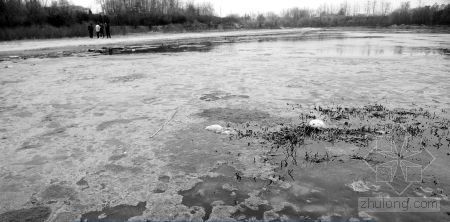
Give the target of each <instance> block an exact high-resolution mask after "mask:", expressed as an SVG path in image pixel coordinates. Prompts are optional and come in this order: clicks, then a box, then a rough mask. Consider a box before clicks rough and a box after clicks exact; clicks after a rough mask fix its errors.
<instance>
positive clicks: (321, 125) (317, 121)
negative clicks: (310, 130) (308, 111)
mask: <svg viewBox="0 0 450 222" xmlns="http://www.w3.org/2000/svg"><path fill="white" fill-rule="evenodd" d="M308 125H309V126H312V127H314V128H325V123H324V122H323V121H322V120H320V119H313V120H311V121H309V123H308Z"/></svg>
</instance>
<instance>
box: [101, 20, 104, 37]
mask: <svg viewBox="0 0 450 222" xmlns="http://www.w3.org/2000/svg"><path fill="white" fill-rule="evenodd" d="M100 36H101V37H102V38H105V25H103V23H100Z"/></svg>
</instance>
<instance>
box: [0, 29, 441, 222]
mask: <svg viewBox="0 0 450 222" xmlns="http://www.w3.org/2000/svg"><path fill="white" fill-rule="evenodd" d="M276 33H277V31H271V32H270V33H264V34H265V35H270V36H271V37H270V38H265V37H261V38H258V39H253V40H252V39H251V38H250V39H246V40H245V41H237V42H235V43H226V44H213V45H211V46H210V47H208V49H207V50H201V51H187V52H173V53H172V52H164V53H142V54H129V55H111V56H109V55H88V56H69V57H61V58H43V59H38V58H30V59H26V60H16V59H12V60H8V61H3V62H0V70H1V71H0V151H1V152H2V155H0V215H3V217H5V218H7V217H8V215H13V214H14V213H16V214H19V213H23V212H19V213H18V212H15V210H19V209H30V210H28V211H27V212H26V213H27V214H30V215H32V216H30V217H34V220H36V221H39V220H38V219H41V220H42V221H44V220H45V218H48V221H74V220H76V219H88V220H89V221H97V220H95V219H93V218H97V219H98V221H106V220H107V219H109V220H114V219H115V218H119V219H120V220H126V219H128V218H131V217H135V216H136V217H135V219H136V221H139V219H142V221H145V220H144V219H146V218H148V219H153V220H163V219H170V220H174V219H208V218H216V219H226V218H234V219H243V220H244V219H250V218H251V217H255V218H256V219H259V220H261V219H267V218H272V217H281V218H284V219H298V218H304V219H320V218H322V219H330V220H336V221H339V220H349V219H350V218H353V219H355V220H356V219H358V220H362V219H363V218H373V219H374V220H379V221H387V219H389V217H387V215H386V214H381V215H378V214H368V215H367V214H361V213H360V214H358V212H357V209H355V208H356V204H357V202H355V201H356V199H357V197H359V196H364V195H366V196H367V195H375V194H374V193H368V194H367V193H364V194H363V195H361V193H358V192H355V191H354V190H352V189H350V188H349V186H348V184H350V183H352V181H357V180H360V179H362V178H363V179H364V180H365V179H367V180H370V179H369V178H371V177H373V175H372V172H370V169H368V167H367V166H366V165H365V164H364V163H362V162H361V161H359V162H358V161H356V160H352V159H349V158H348V156H350V154H352V153H346V152H348V151H345V152H344V153H345V154H344V156H345V155H347V158H344V160H343V161H342V163H340V162H338V161H336V162H333V163H330V164H325V165H324V164H322V165H320V164H319V166H314V167H311V166H306V167H304V168H301V169H299V170H297V171H294V173H296V175H295V176H293V179H294V178H295V181H289V180H285V182H284V183H280V184H277V183H274V184H275V185H274V184H270V186H275V187H270V186H269V187H268V186H267V185H266V182H265V181H266V180H267V178H270V177H271V175H272V174H273V170H274V166H273V164H271V163H270V161H269V162H267V161H266V160H264V159H265V158H266V157H265V155H266V152H267V150H266V149H265V148H263V147H261V146H258V144H255V143H253V142H254V141H247V140H231V139H229V138H228V137H227V136H226V135H219V134H214V133H211V132H208V131H206V130H204V128H205V127H206V126H208V125H212V124H221V125H224V126H225V125H226V124H227V123H228V122H231V123H232V124H231V125H233V124H244V123H245V122H247V121H250V122H251V123H255V124H259V123H261V121H262V120H264V121H265V120H267V119H269V120H267V121H269V122H270V121H272V122H277V121H278V119H284V120H286V119H289V118H293V117H297V116H298V113H296V111H293V110H292V105H295V106H296V107H298V106H300V107H302V108H301V109H302V110H303V111H305V110H308V109H310V108H312V107H314V106H315V105H343V106H363V105H367V104H375V103H380V104H383V105H385V106H387V107H390V108H406V109H420V108H423V109H426V110H429V111H430V112H431V113H433V112H434V113H435V115H438V116H439V117H442V118H448V117H449V114H448V113H449V112H450V75H449V73H450V34H442V33H428V32H423V33H415V32H408V31H401V32H393V31H386V30H362V31H355V30H338V29H330V30H316V29H314V30H312V29H311V30H309V29H308V30H298V31H295V32H293V31H280V33H281V34H280V36H279V37H276V36H277V35H276ZM198 35H200V34H198ZM198 35H197V34H195V35H192V36H190V35H187V36H186V38H191V37H192V38H197V37H198ZM208 35H212V34H208ZM233 35H236V34H235V33H231V34H230V36H233ZM274 36H275V37H274ZM208 37H214V36H208ZM170 38H172V37H170ZM174 38H175V37H174ZM83 41H84V40H83ZM123 41H126V40H123ZM134 41H136V42H134ZM139 41H146V40H145V39H138V38H136V39H134V40H133V44H139ZM152 41H153V40H152ZM121 42H122V41H119V40H117V42H114V44H119V43H121ZM2 44H6V43H2ZM12 44H13V45H12V47H18V50H21V49H22V48H21V47H23V45H25V46H26V45H27V44H30V45H31V43H24V44H22V46H21V44H18V43H12ZM45 44H50V45H51V43H48V42H46V43H45ZM71 44H72V43H71ZM77 44H78V43H77ZM77 44H75V43H73V44H72V45H77ZM80 44H84V42H82V43H80ZM72 45H69V46H72ZM46 46H47V45H46ZM202 113H203V114H202ZM236 113H238V114H239V115H240V116H239V115H238V114H236ZM241 114H242V115H241ZM233 115H234V117H233ZM230 116H232V117H233V118H231V117H230ZM269 117H270V118H269ZM447 123H448V122H447ZM233 126H236V127H238V125H233ZM445 132H446V133H447V134H446V136H447V137H446V138H447V140H445V139H444V141H443V148H441V149H433V150H431V151H430V152H432V153H433V154H435V156H438V158H437V160H436V162H435V164H434V165H432V166H430V167H429V168H428V170H429V171H426V172H425V173H426V175H424V176H425V177H426V179H425V182H424V183H423V184H416V185H415V186H414V189H413V188H411V190H419V189H421V188H423V189H425V190H426V189H427V188H429V189H431V190H439V191H442V192H441V193H439V195H442V202H441V205H442V206H441V208H442V209H443V210H442V212H441V213H435V214H420V215H415V216H414V218H417V219H416V220H417V221H426V220H435V221H446V220H450V216H448V214H449V212H450V204H449V202H448V199H446V198H447V194H448V193H450V190H449V187H450V177H449V175H450V174H449V173H450V171H449V170H448V167H449V162H450V159H449V155H450V149H449V148H448V143H449V142H448V128H447V131H445V130H444V131H443V135H444V134H445ZM333 145H334V144H333ZM343 146H344V147H347V146H349V144H344V145H343ZM342 149H344V150H346V148H342ZM352 150H358V147H352ZM355 152H356V151H355ZM439 169H446V170H439ZM217 172H218V173H217ZM216 174H219V175H220V176H219V177H214V176H217V175H216ZM237 175H238V176H237ZM221 177H223V178H225V179H223V180H222V178H221ZM236 177H237V178H239V177H242V178H241V179H242V183H239V181H240V180H239V181H238V182H237V181H235V178H236ZM226 178H228V179H226ZM436 178H438V180H439V183H437V184H436V183H434V181H436ZM227 180H230V182H229V184H227V185H224V184H221V183H222V181H227ZM433 180H434V181H433ZM201 181H203V182H201ZM252 181H253V182H252ZM286 184H288V185H286ZM224 186H225V187H227V189H225V188H224V190H222V191H220V192H217V195H218V197H214V194H215V193H216V192H213V191H211V190H218V189H220V188H221V187H224ZM229 186H231V187H235V188H236V189H237V191H234V188H229ZM277 186H278V187H277ZM283 187H290V188H289V189H287V190H289V192H294V193H295V195H294V196H295V198H294V199H295V200H293V196H292V195H289V192H288V191H286V190H284V189H283ZM270 191H273V192H272V193H270ZM202 192H203V193H207V194H208V195H212V196H211V197H210V198H207V199H205V198H199V197H198V196H196V195H201V193H202ZM376 192H378V193H384V194H390V195H392V192H391V191H390V190H389V188H386V187H382V188H381V190H378V189H377V191H376ZM199 193H200V194H199ZM233 193H234V194H233ZM422 193H425V194H426V193H427V192H422ZM411 194H414V193H413V191H411ZM416 194H417V193H416ZM229 195H237V196H238V197H236V198H231V197H230V196H229ZM439 197H441V196H439ZM333 198H334V199H333ZM208 201H209V202H208ZM220 201H222V202H220ZM197 202H198V204H196V203H197ZM236 202H242V203H246V204H240V205H239V204H236ZM255 202H257V203H260V204H256V205H255V204H253V206H256V208H254V209H251V207H250V208H249V206H251V205H252V204H251V203H255ZM286 202H289V203H290V204H291V205H293V207H292V206H291V205H289V206H288V205H286V204H285V203H286ZM237 206H239V207H237ZM293 211H296V212H297V213H292V212H293ZM298 212H300V213H298ZM302 212H303V213H302ZM2 213H5V214H2ZM5 215H6V216H5ZM33 215H34V216H33ZM82 215H83V216H82ZM141 215H142V216H141ZM282 215H285V217H282ZM293 215H298V216H299V217H298V218H292V217H293ZM1 218H2V216H0V219H1ZM102 218H103V219H104V218H106V219H104V220H102ZM396 218H397V219H398V220H399V221H413V219H412V217H411V216H410V215H406V214H397V215H396Z"/></svg>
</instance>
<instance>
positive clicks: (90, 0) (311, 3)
mask: <svg viewBox="0 0 450 222" xmlns="http://www.w3.org/2000/svg"><path fill="white" fill-rule="evenodd" d="M190 1H193V2H210V3H212V4H213V5H214V7H215V10H216V13H217V14H219V15H222V16H223V15H228V14H231V13H236V14H245V13H258V12H269V11H271V12H275V13H279V12H281V11H282V10H283V9H287V8H292V7H300V8H303V7H307V8H313V9H315V8H317V7H319V6H320V5H322V4H325V3H326V4H334V5H339V3H340V2H343V1H345V0H190ZM378 1H380V0H378ZM385 1H389V2H391V3H392V5H393V7H397V6H398V5H399V4H400V3H401V2H405V1H406V0H385ZM409 1H410V2H411V5H412V6H417V5H418V4H419V2H421V4H422V5H425V4H427V5H431V4H433V3H435V2H437V3H439V4H441V3H450V0H409ZM71 2H72V3H74V4H76V5H81V6H84V7H88V8H91V9H92V10H93V11H94V12H98V11H99V8H100V7H99V6H98V4H97V1H96V0H71ZM347 2H348V3H350V4H352V3H354V2H360V3H361V4H362V3H364V2H367V0H347Z"/></svg>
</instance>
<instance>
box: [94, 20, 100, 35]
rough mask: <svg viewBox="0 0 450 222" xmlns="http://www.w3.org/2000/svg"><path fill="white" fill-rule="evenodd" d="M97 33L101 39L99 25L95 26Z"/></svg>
mask: <svg viewBox="0 0 450 222" xmlns="http://www.w3.org/2000/svg"><path fill="white" fill-rule="evenodd" d="M95 32H96V33H97V38H100V25H99V24H98V23H97V25H95Z"/></svg>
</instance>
